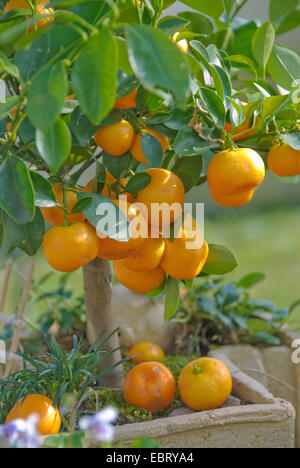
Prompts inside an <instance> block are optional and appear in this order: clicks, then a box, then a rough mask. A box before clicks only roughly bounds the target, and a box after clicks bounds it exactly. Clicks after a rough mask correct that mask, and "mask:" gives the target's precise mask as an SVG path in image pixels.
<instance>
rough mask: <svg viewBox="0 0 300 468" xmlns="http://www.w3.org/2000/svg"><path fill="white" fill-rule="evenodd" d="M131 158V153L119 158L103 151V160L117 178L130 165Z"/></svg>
mask: <svg viewBox="0 0 300 468" xmlns="http://www.w3.org/2000/svg"><path fill="white" fill-rule="evenodd" d="M129 160H130V153H126V154H123V155H122V156H118V157H117V158H115V157H113V156H111V155H110V154H108V153H105V152H103V162H104V164H105V167H106V168H107V170H108V172H110V173H111V175H113V176H114V177H115V178H116V179H118V178H119V177H120V176H121V174H122V173H123V171H124V170H125V169H126V167H127V166H128V163H129Z"/></svg>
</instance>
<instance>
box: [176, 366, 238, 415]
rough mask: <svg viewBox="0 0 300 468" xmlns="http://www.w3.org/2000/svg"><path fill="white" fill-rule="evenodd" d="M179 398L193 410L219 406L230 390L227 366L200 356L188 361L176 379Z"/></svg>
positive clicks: (230, 379)
mask: <svg viewBox="0 0 300 468" xmlns="http://www.w3.org/2000/svg"><path fill="white" fill-rule="evenodd" d="M178 387H179V391H180V396H181V399H182V400H183V401H184V403H185V404H186V405H187V406H188V407H189V408H192V409H193V410H195V411H208V410H213V409H217V408H219V407H220V406H221V405H222V404H223V403H224V402H225V401H226V400H227V398H228V397H229V395H230V394H231V391H232V378H231V375H230V372H229V370H228V368H227V366H226V365H225V364H224V363H223V362H222V361H219V360H218V359H212V358H201V359H197V360H195V361H192V362H190V363H189V364H188V365H187V366H185V367H184V369H183V370H182V371H181V374H180V376H179V379H178Z"/></svg>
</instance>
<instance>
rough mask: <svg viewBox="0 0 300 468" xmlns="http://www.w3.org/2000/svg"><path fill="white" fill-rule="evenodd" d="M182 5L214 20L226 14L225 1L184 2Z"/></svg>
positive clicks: (196, 0)
mask: <svg viewBox="0 0 300 468" xmlns="http://www.w3.org/2000/svg"><path fill="white" fill-rule="evenodd" d="M182 3H184V4H185V5H187V6H189V7H191V8H193V9H194V10H197V11H200V13H204V14H205V15H207V16H211V17H212V18H214V19H217V18H219V17H220V16H221V14H222V13H223V12H224V1H223V0H209V1H208V0H182Z"/></svg>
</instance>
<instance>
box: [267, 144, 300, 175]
mask: <svg viewBox="0 0 300 468" xmlns="http://www.w3.org/2000/svg"><path fill="white" fill-rule="evenodd" d="M268 166H269V169H270V171H272V172H274V174H276V175H278V176H281V177H290V176H295V175H298V174H300V150H295V149H294V148H292V147H291V146H289V145H276V146H274V147H273V148H272V149H271V151H270V152H269V155H268Z"/></svg>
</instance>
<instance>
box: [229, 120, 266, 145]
mask: <svg viewBox="0 0 300 468" xmlns="http://www.w3.org/2000/svg"><path fill="white" fill-rule="evenodd" d="M257 125H258V119H257V120H256V123H255V126H257ZM250 126H251V119H250V118H248V119H247V120H246V121H245V123H244V124H243V125H242V126H241V127H240V128H238V129H237V130H235V131H234V132H233V134H232V139H233V141H239V140H244V139H245V138H248V137H249V136H251V135H253V134H254V133H255V132H256V128H255V127H254V128H252V129H250ZM224 128H225V130H226V132H227V133H231V132H232V130H233V125H232V124H231V123H228V122H227V123H226V124H225V127H224ZM248 129H250V130H249V132H247V133H245V134H243V135H239V134H240V133H243V132H245V131H246V130H248ZM234 135H239V136H234Z"/></svg>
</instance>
